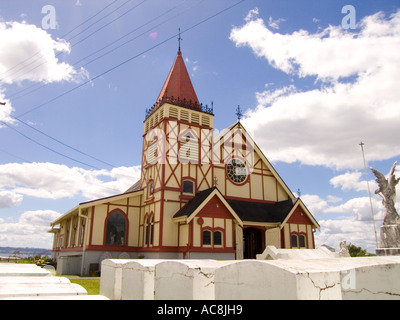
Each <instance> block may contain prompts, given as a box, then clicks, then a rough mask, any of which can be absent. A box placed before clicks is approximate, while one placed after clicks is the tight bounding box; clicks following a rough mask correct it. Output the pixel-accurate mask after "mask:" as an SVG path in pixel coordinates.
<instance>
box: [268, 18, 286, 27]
mask: <svg viewBox="0 0 400 320" xmlns="http://www.w3.org/2000/svg"><path fill="white" fill-rule="evenodd" d="M283 21H286V19H283V18H278V19H276V20H274V19H273V18H272V17H269V19H268V25H269V26H270V27H271V28H273V29H277V30H278V29H279V24H280V23H281V22H283Z"/></svg>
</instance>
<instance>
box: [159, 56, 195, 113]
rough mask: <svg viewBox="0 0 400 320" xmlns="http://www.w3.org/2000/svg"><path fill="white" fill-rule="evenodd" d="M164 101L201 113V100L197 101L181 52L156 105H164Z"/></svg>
mask: <svg viewBox="0 0 400 320" xmlns="http://www.w3.org/2000/svg"><path fill="white" fill-rule="evenodd" d="M162 101H166V102H171V103H173V104H177V105H181V106H182V107H189V108H190V109H197V110H200V111H201V106H200V103H199V99H197V95H196V92H195V91H194V88H193V85H192V81H190V77H189V73H188V72H187V69H186V66H185V62H184V61H183V58H182V53H181V51H180V50H179V51H178V55H177V57H176V59H175V62H174V64H173V66H172V68H171V70H170V72H169V74H168V77H167V80H165V83H164V85H163V87H162V89H161V92H160V94H159V95H158V98H157V101H156V105H157V104H162Z"/></svg>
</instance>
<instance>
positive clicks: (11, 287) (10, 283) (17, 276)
mask: <svg viewBox="0 0 400 320" xmlns="http://www.w3.org/2000/svg"><path fill="white" fill-rule="evenodd" d="M86 296H87V291H86V290H85V289H84V288H83V287H82V286H80V285H78V284H76V283H71V281H69V279H67V278H65V277H55V276H52V275H51V273H50V272H49V271H47V270H45V269H42V268H40V267H38V266H36V265H33V264H14V263H0V300H9V299H21V300H25V299H34V300H36V299H40V300H41V299H46V300H47V299H53V300H54V299H57V300H59V299H61V300H71V299H74V300H75V299H79V300H82V299H84V300H89V299H85V298H83V297H86ZM104 298H105V297H96V296H91V298H90V299H91V300H98V299H104Z"/></svg>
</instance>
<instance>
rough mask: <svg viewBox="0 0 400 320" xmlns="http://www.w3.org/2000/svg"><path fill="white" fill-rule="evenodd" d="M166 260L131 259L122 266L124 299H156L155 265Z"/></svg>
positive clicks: (122, 297)
mask: <svg viewBox="0 0 400 320" xmlns="http://www.w3.org/2000/svg"><path fill="white" fill-rule="evenodd" d="M162 261H164V260H151V259H138V260H130V261H129V262H128V263H126V264H125V265H124V266H123V268H122V286H121V299H122V300H154V270H155V266H156V265H157V264H159V263H161V262H162Z"/></svg>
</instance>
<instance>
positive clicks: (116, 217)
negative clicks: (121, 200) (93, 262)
mask: <svg viewBox="0 0 400 320" xmlns="http://www.w3.org/2000/svg"><path fill="white" fill-rule="evenodd" d="M106 244H109V245H114V246H124V245H125V244H126V219H125V216H124V214H123V213H122V212H120V211H115V212H114V213H112V214H111V215H110V216H109V217H108V220H107V227H106Z"/></svg>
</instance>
